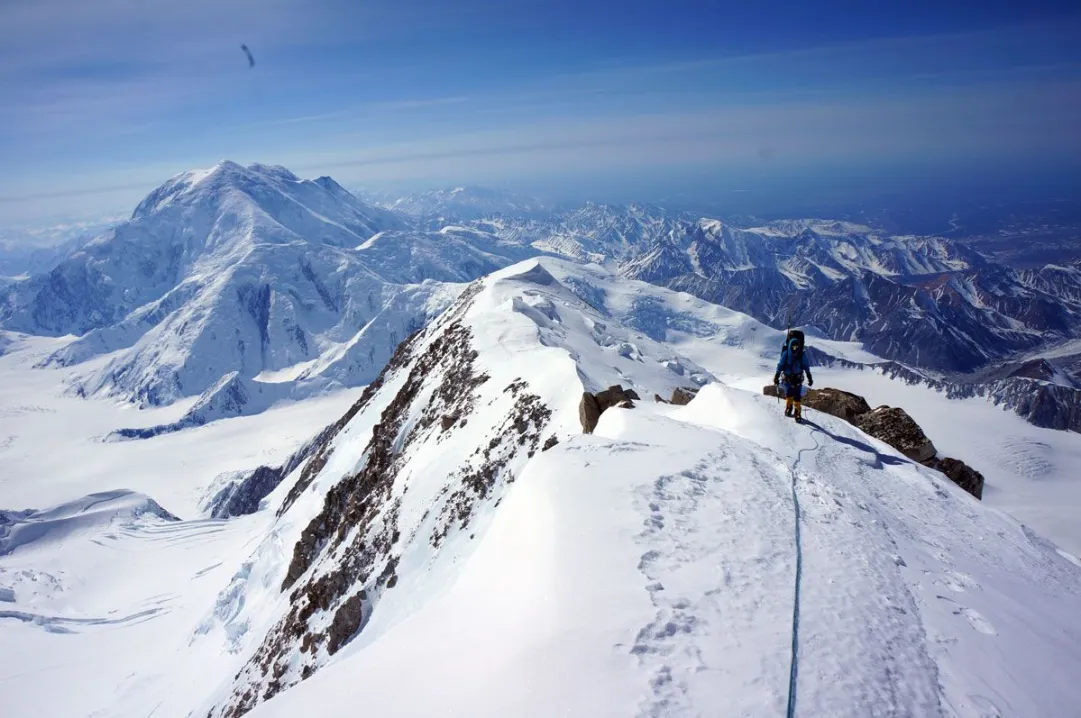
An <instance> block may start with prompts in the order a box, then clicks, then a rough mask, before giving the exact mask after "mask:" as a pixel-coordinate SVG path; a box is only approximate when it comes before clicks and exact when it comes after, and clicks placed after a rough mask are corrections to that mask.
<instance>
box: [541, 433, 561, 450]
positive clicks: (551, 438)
mask: <svg viewBox="0 0 1081 718" xmlns="http://www.w3.org/2000/svg"><path fill="white" fill-rule="evenodd" d="M558 443H559V439H557V438H556V435H555V434H552V435H551V436H549V437H548V438H547V439H545V441H544V446H542V447H541V451H548V449H551V448H552V447H553V446H555V445H556V444H558Z"/></svg>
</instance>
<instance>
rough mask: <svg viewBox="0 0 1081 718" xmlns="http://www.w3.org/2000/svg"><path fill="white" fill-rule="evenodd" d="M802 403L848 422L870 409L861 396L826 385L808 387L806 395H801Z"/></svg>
mask: <svg viewBox="0 0 1081 718" xmlns="http://www.w3.org/2000/svg"><path fill="white" fill-rule="evenodd" d="M803 405H804V406H809V407H810V408H812V409H815V410H817V411H821V412H823V413H825V414H832V415H833V416H836V417H838V418H841V419H844V420H845V421H848V422H853V421H854V420H855V418H856V417H857V416H861V415H863V414H866V413H868V412H869V411H871V406H870V405H869V404H868V403H867V400H866V399H864V398H863V397H862V396H859V395H858V394H852V393H849V392H847V391H841V390H840V389H831V388H828V387H827V388H825V389H808V390H807V395H806V396H805V397H803Z"/></svg>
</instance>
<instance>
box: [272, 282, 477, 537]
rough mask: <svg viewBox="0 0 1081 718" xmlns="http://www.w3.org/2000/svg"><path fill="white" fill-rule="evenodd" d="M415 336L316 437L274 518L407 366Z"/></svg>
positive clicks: (401, 346)
mask: <svg viewBox="0 0 1081 718" xmlns="http://www.w3.org/2000/svg"><path fill="white" fill-rule="evenodd" d="M467 291H468V290H467ZM419 335H420V332H416V333H414V334H413V335H412V336H410V337H409V338H407V339H406V340H405V341H403V342H402V343H401V344H399V345H398V348H397V349H396V350H395V351H394V354H393V355H392V356H391V358H390V361H389V362H387V365H386V366H385V367H383V371H382V372H380V374H379V376H378V377H377V378H376V380H375V381H373V382H372V383H371V384H369V385H368V386H366V387H364V392H363V393H361V395H360V398H359V399H357V401H356V402H355V403H354V404H353V406H351V407H349V410H348V411H347V412H345V414H344V415H343V416H342V418H340V419H338V421H336V422H334V423H333V424H331V425H330V426H328V427H327V428H326V429H325V430H324V431H323V433H322V434H320V436H323V437H324V438H323V440H322V441H320V442H319V443H318V446H317V447H316V448H315V450H314V451H313V452H312V453H313V455H312V458H311V461H309V462H308V463H307V465H305V467H304V470H303V471H301V473H300V478H299V479H297V482H296V483H295V484H293V488H291V489H289V494H288V495H287V496H286V497H285V501H283V502H282V505H281V508H280V509H278V516H281V515H282V514H284V513H285V512H286V511H288V510H289V507H290V506H292V505H293V503H294V502H296V500H297V499H298V498H300V495H301V494H303V493H304V491H305V490H306V489H307V488H308V487H309V486H311V483H312V481H314V480H315V477H316V476H318V475H319V472H320V471H322V470H323V467H324V466H326V463H327V460H328V459H329V458H330V455H331V453H332V452H333V449H332V447H331V443H332V442H333V440H334V437H336V436H337V435H338V433H339V432H340V431H341V430H342V429H344V428H345V426H346V424H348V423H349V422H350V421H352V420H353V417H355V416H356V415H357V414H358V413H360V411H361V410H362V409H363V408H364V407H366V406H367V405H368V403H369V402H370V401H371V400H372V398H373V397H374V396H375V394H376V392H378V391H379V390H380V389H381V388H382V387H383V384H384V382H385V381H386V380H387V378H388V377H389V376H390V375H391V374H393V373H394V372H396V371H398V370H399V369H401V368H402V367H404V366H405V365H406V364H408V363H409V360H410V359H411V358H412V351H413V344H414V343H415V342H416V339H417V337H418V336H419Z"/></svg>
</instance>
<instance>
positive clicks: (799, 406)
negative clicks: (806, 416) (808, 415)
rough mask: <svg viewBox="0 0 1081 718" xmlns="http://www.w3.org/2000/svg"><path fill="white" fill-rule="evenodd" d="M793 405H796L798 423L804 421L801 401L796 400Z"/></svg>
mask: <svg viewBox="0 0 1081 718" xmlns="http://www.w3.org/2000/svg"><path fill="white" fill-rule="evenodd" d="M793 403H794V404H795V415H796V421H803V405H802V404H801V403H800V400H799V399H796V400H795V402H793Z"/></svg>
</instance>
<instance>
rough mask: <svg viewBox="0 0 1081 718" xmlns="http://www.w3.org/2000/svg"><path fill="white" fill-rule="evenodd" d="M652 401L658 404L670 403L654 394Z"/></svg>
mask: <svg viewBox="0 0 1081 718" xmlns="http://www.w3.org/2000/svg"><path fill="white" fill-rule="evenodd" d="M653 401H655V402H657V403H658V404H669V403H671V402H669V401H668V400H667V399H665V398H664V397H663V396H661V395H660V394H654V395H653Z"/></svg>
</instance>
